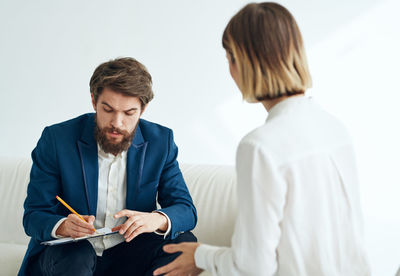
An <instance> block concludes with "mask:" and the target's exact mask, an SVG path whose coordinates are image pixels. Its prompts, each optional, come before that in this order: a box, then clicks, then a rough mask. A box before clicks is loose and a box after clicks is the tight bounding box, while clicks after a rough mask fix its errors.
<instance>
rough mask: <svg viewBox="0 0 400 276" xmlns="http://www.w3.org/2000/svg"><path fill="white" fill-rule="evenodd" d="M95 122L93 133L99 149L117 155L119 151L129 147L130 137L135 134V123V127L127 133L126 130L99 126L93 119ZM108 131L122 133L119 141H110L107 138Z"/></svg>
mask: <svg viewBox="0 0 400 276" xmlns="http://www.w3.org/2000/svg"><path fill="white" fill-rule="evenodd" d="M95 122H96V127H95V130H94V135H95V138H96V141H97V143H99V145H100V147H101V149H102V150H103V151H104V152H105V153H112V154H114V155H118V154H119V153H121V152H123V151H126V150H128V149H129V147H130V146H131V143H132V139H133V137H134V136H135V133H136V128H137V125H136V127H135V129H134V130H133V131H132V132H131V133H129V132H128V131H126V130H122V129H119V128H115V127H104V128H100V127H99V126H98V124H97V120H95ZM108 132H117V133H119V134H122V135H123V137H122V140H121V142H119V143H112V142H110V140H109V139H108V138H107V133H108Z"/></svg>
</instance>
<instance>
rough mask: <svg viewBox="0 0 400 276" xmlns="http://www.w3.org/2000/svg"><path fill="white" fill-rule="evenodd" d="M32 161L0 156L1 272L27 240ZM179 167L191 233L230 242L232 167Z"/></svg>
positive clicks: (11, 270)
mask: <svg viewBox="0 0 400 276" xmlns="http://www.w3.org/2000/svg"><path fill="white" fill-rule="evenodd" d="M31 165H32V163H31V160H30V159H28V158H27V159H9V158H4V157H3V158H0V222H1V226H0V275H1V276H3V275H4V276H6V275H16V274H17V272H18V269H19V267H20V265H21V262H22V259H23V256H24V254H25V250H26V247H27V244H28V241H29V238H28V237H27V236H26V234H25V232H24V230H23V227H22V215H23V202H24V199H25V196H26V187H27V184H28V181H29V172H30V168H31ZM181 169H182V172H183V175H184V178H185V180H186V183H187V185H188V188H189V190H190V193H191V195H192V197H193V201H194V204H195V206H196V208H197V213H198V223H197V226H196V228H195V230H194V234H195V235H196V236H197V238H198V239H199V241H200V242H204V243H209V244H215V245H221V246H229V245H230V239H231V236H232V231H233V225H234V221H235V214H236V208H237V207H236V204H237V202H236V190H235V171H234V168H233V167H230V166H211V165H181ZM202 275H208V274H207V273H204V274H202Z"/></svg>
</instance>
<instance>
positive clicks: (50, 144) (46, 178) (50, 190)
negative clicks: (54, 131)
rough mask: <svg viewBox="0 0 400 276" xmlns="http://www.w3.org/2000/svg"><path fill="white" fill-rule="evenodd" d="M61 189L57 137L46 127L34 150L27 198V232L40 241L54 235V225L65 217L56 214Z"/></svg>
mask: <svg viewBox="0 0 400 276" xmlns="http://www.w3.org/2000/svg"><path fill="white" fill-rule="evenodd" d="M59 193H60V175H59V170H58V163H57V155H56V150H55V139H54V137H52V135H51V130H50V129H49V128H45V129H44V131H43V133H42V136H41V137H40V139H39V141H38V143H37V146H36V148H35V149H34V150H33V152H32V169H31V174H30V181H29V184H28V190H27V197H26V199H25V202H24V209H25V211H24V216H23V225H24V229H25V232H26V234H27V235H28V236H30V237H32V238H33V239H35V240H37V241H39V242H40V241H44V240H50V239H52V236H51V232H52V229H53V227H54V225H55V224H56V223H57V222H58V221H59V220H60V219H61V218H63V217H62V216H60V215H57V214H56V209H57V202H56V198H55V197H56V195H57V194H59Z"/></svg>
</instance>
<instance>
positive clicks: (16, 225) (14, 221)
mask: <svg viewBox="0 0 400 276" xmlns="http://www.w3.org/2000/svg"><path fill="white" fill-rule="evenodd" d="M31 166H32V162H31V160H30V159H10V158H1V159H0V202H1V212H0V221H1V227H0V243H6V242H9V243H13V244H24V245H26V244H27V243H28V241H29V238H28V237H27V236H26V234H25V232H24V229H23V226H22V216H23V213H24V208H23V204H24V200H25V197H26V188H27V185H28V182H29V173H30V169H31Z"/></svg>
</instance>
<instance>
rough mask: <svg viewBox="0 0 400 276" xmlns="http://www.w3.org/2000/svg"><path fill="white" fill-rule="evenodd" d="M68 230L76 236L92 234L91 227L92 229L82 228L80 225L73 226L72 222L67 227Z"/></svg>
mask: <svg viewBox="0 0 400 276" xmlns="http://www.w3.org/2000/svg"><path fill="white" fill-rule="evenodd" d="M69 229H70V230H72V231H74V232H75V233H76V235H81V236H82V235H88V234H93V232H94V231H93V227H92V228H86V227H82V226H80V225H77V224H75V223H74V222H73V221H71V224H70V225H69ZM78 233H79V234H78Z"/></svg>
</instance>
